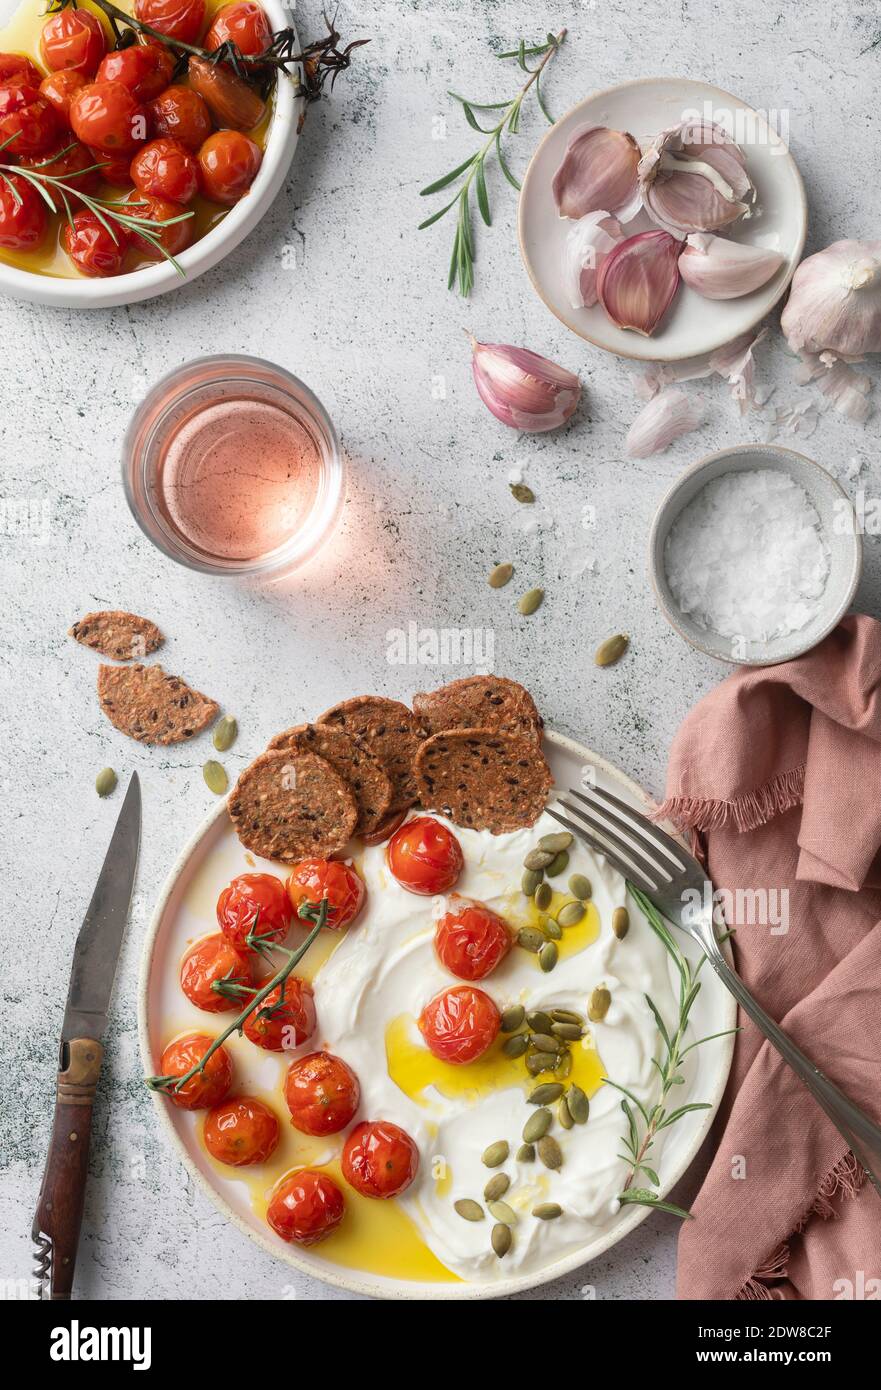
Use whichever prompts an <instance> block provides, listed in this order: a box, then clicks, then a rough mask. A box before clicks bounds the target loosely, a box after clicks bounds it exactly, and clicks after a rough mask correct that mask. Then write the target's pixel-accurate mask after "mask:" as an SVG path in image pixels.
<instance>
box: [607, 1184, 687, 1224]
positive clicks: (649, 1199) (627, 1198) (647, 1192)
mask: <svg viewBox="0 0 881 1390" xmlns="http://www.w3.org/2000/svg"><path fill="white" fill-rule="evenodd" d="M618 1201H619V1202H620V1203H621V1205H622V1206H624V1205H630V1206H638V1207H656V1208H657V1209H658V1211H667V1212H669V1213H670V1215H671V1216H679V1217H681V1218H682V1220H683V1221H691V1220H692V1219H693V1218H692V1215H691V1212H690V1211H684V1210H683V1208H682V1207H677V1206H674V1205H673V1203H672V1202H664V1201H662V1200H661V1198H660V1197H659V1196H658V1195H657V1193H656V1192H652V1190H651V1188H648V1187H628V1188H625V1190H624V1191H623V1192H619V1193H618Z"/></svg>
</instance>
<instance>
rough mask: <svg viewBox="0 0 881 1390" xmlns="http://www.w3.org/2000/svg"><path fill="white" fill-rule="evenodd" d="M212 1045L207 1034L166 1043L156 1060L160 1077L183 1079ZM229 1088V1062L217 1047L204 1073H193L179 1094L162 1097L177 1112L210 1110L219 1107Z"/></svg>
mask: <svg viewBox="0 0 881 1390" xmlns="http://www.w3.org/2000/svg"><path fill="white" fill-rule="evenodd" d="M213 1042H214V1039H213V1038H212V1037H210V1036H209V1035H208V1034H207V1033H186V1034H185V1035H184V1037H182V1038H178V1039H177V1040H176V1041H175V1042H173V1043H169V1044H168V1047H167V1048H166V1049H165V1051H164V1052H163V1054H162V1057H161V1058H160V1061H159V1074H160V1076H186V1074H187V1072H188V1071H189V1070H190V1068H191V1067H194V1066H195V1065H196V1063H197V1062H199V1061H201V1059H202V1058H203V1057H204V1056H205V1053H206V1052H207V1051H208V1049H209V1047H210V1046H211V1044H212V1043H213ZM231 1085H232V1062H231V1061H230V1057H229V1053H228V1052H227V1050H226V1048H225V1047H224V1046H223V1044H221V1046H220V1047H219V1048H218V1049H217V1051H216V1052H212V1054H211V1056H210V1057H209V1058H208V1061H207V1062H206V1063H205V1069H204V1071H201V1072H196V1074H195V1076H191V1077H190V1079H189V1081H187V1082H185V1083H184V1085H183V1086H182V1087H181V1089H180V1090H179V1091H175V1090H173V1089H172V1090H169V1091H164V1092H163V1094H164V1095H166V1096H168V1099H169V1100H170V1101H171V1102H172V1103H173V1104H174V1105H179V1106H180V1108H181V1110H210V1109H211V1107H212V1106H213V1105H219V1104H220V1102H221V1101H222V1100H223V1099H224V1097H225V1095H226V1093H227V1091H228V1090H229V1088H230V1086H231Z"/></svg>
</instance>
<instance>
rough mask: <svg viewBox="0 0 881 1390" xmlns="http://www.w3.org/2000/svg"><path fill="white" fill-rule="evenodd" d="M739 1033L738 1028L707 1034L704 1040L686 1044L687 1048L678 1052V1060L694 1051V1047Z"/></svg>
mask: <svg viewBox="0 0 881 1390" xmlns="http://www.w3.org/2000/svg"><path fill="white" fill-rule="evenodd" d="M739 1032H740V1029H739V1028H723V1029H722V1031H721V1033H707V1035H706V1037H704V1038H697V1039H696V1040H695V1041H694V1042H693V1043H689V1044H688V1047H684V1048H683V1049H682V1051H681V1052H680V1054H679V1056H680V1058H681V1057H687V1056H688V1054H689V1052H692V1051H693V1050H694V1048H696V1047H700V1045H701V1043H705V1042H712V1041H713V1039H714V1038H727V1037H729V1036H730V1035H731V1034H732V1033H739Z"/></svg>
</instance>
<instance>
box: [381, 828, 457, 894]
mask: <svg viewBox="0 0 881 1390" xmlns="http://www.w3.org/2000/svg"><path fill="white" fill-rule="evenodd" d="M386 860H387V862H388V866H389V869H390V870H391V872H392V875H393V877H394V878H396V879H397V881H398V883H400V885H401V887H402V888H406V889H407V890H408V892H410V893H418V894H420V895H421V896H422V897H429V898H430V897H433V896H434V894H435V893H447V892H449V890H450V889H451V888H452V887H454V885H455V884H456V882H457V881H458V878H459V875H460V874H461V872H462V868H463V866H464V863H465V860H464V857H463V855H462V846H461V845H460V844H459V841H458V840H457V839H456V837H455V835H454V834H453V832H452V830H449V829H448V828H447V826H445V825H441V823H440V821H439V820H435V819H434V817H433V816H414V818H413V820H408V821H405V822H404V824H403V825H402V826H401V828H400V830H396V831H395V833H394V835H393V836H392V838H391V839H390V840H389V844H388V849H387V850H386Z"/></svg>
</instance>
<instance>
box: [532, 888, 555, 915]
mask: <svg viewBox="0 0 881 1390" xmlns="http://www.w3.org/2000/svg"><path fill="white" fill-rule="evenodd" d="M553 896H554V890H553V888H552V887H551V885H550V884H549V883H540V884H539V885H538V887H537V888H536V890H535V894H534V897H535V905H536V907H537V908H538V910H539V912H546V911H547V909H548V908H549V907H550V905H551V898H552V897H553Z"/></svg>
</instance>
